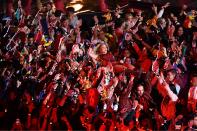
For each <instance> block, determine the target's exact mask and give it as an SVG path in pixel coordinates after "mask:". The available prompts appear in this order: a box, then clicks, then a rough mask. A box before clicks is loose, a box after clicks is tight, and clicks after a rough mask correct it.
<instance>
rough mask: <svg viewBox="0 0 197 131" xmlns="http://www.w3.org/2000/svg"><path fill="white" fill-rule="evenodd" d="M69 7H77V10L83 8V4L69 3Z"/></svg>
mask: <svg viewBox="0 0 197 131" xmlns="http://www.w3.org/2000/svg"><path fill="white" fill-rule="evenodd" d="M67 7H73V8H74V9H75V11H79V10H80V9H82V8H83V5H82V4H73V5H69V6H67Z"/></svg>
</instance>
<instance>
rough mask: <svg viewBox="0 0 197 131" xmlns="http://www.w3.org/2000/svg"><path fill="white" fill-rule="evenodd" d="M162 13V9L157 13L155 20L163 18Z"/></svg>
mask: <svg viewBox="0 0 197 131" xmlns="http://www.w3.org/2000/svg"><path fill="white" fill-rule="evenodd" d="M163 13H164V8H162V9H161V10H160V11H159V13H158V14H157V18H161V17H162V16H163Z"/></svg>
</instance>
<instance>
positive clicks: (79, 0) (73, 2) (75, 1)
mask: <svg viewBox="0 0 197 131" xmlns="http://www.w3.org/2000/svg"><path fill="white" fill-rule="evenodd" d="M78 2H83V0H72V1H71V2H70V4H75V3H78Z"/></svg>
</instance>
